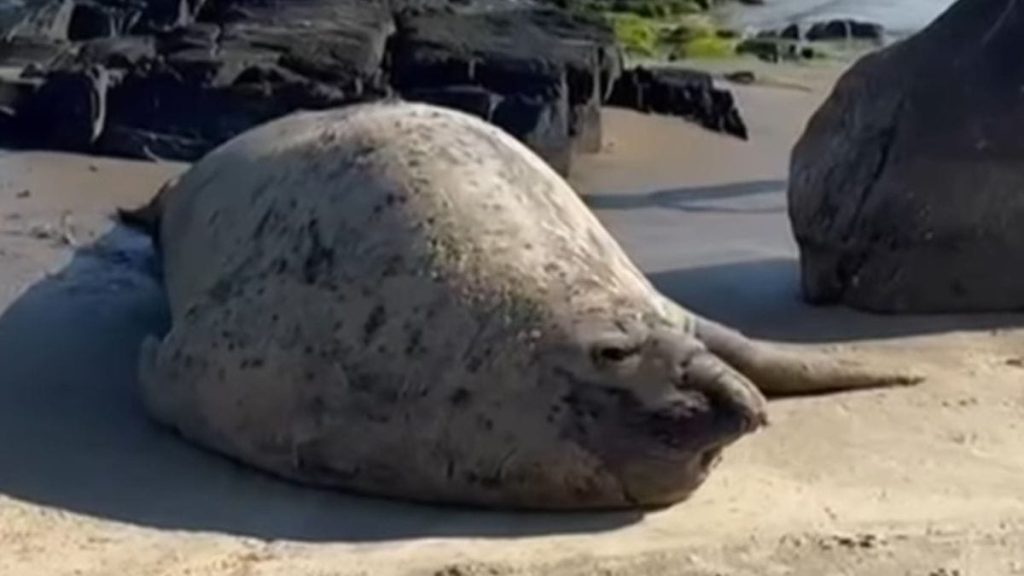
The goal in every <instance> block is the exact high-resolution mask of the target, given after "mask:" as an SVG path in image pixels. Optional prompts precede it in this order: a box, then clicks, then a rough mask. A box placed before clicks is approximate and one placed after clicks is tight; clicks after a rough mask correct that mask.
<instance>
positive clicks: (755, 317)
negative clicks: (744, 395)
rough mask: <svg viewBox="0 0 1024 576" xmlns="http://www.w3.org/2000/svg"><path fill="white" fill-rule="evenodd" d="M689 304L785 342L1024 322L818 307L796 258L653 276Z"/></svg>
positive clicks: (1017, 317)
mask: <svg viewBox="0 0 1024 576" xmlns="http://www.w3.org/2000/svg"><path fill="white" fill-rule="evenodd" d="M650 278H651V281H652V282H653V283H654V285H655V286H656V287H657V288H658V289H659V290H661V291H662V292H663V293H664V294H665V295H666V296H668V297H670V298H672V299H673V300H675V301H676V302H679V303H680V304H681V305H683V306H685V307H686V308H688V309H690V310H692V311H694V312H696V313H698V314H701V315H703V316H706V317H708V318H711V319H714V320H717V321H719V322H723V323H725V324H728V325H730V326H732V327H734V328H738V329H739V330H741V331H743V332H744V333H745V334H747V335H748V336H752V337H755V338H765V339H769V340H778V341H782V342H808V343H809V342H848V341H856V340H866V339H884V338H897V337H901V336H915V335H925V334H935V333H941V332H949V331H953V330H991V329H995V328H1004V327H1012V326H1021V325H1024V315H1021V314H976V315H966V314H944V315H917V316H908V315H907V316H905V315H899V316H895V315H881V314H868V313H863V312H857V311H855V310H851V309H849V308H845V307H840V306H827V307H815V306H809V305H807V304H805V303H804V302H803V301H802V300H801V297H800V270H799V264H798V263H797V261H796V260H795V259H782V258H778V259H768V260H755V261H749V262H739V263H733V264H718V265H713V266H704V267H696V268H686V269H680V270H673V271H669V272H660V273H656V274H652V275H651V276H650Z"/></svg>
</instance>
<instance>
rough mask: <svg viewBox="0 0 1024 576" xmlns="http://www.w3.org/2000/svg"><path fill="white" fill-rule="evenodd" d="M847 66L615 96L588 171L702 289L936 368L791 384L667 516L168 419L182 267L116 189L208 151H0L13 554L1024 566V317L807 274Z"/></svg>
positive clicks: (35, 575)
mask: <svg viewBox="0 0 1024 576" xmlns="http://www.w3.org/2000/svg"><path fill="white" fill-rule="evenodd" d="M835 74H836V71H835V70H834V69H829V68H824V69H820V68H815V69H800V70H797V71H793V72H792V74H791V75H792V76H793V77H794V78H796V77H798V76H799V78H796V79H798V80H800V81H801V82H802V83H804V84H805V85H807V86H808V87H809V88H810V90H796V89H782V88H777V87H773V88H768V87H742V88H737V89H736V90H737V94H738V97H739V101H740V104H741V106H742V107H743V109H744V111H745V113H746V116H747V119H748V121H749V123H750V124H751V132H752V141H751V142H749V143H743V142H739V141H736V140H732V139H728V138H725V137H720V136H717V135H714V134H709V133H706V132H704V131H701V130H699V129H696V128H693V127H691V126H689V125H687V124H685V123H683V122H680V121H677V120H673V119H666V118H655V117H645V116H641V115H637V114H633V113H628V112H622V111H614V110H613V111H609V113H608V130H607V133H608V136H609V140H610V142H611V144H610V146H609V149H608V151H606V152H605V153H603V154H601V155H599V156H597V157H594V158H589V159H586V160H585V161H583V162H581V163H580V165H579V170H578V172H577V175H576V177H575V178H574V179H575V180H576V183H577V185H578V186H579V188H580V189H581V190H583V191H586V192H587V193H588V200H589V202H590V203H591V205H592V206H594V208H595V209H596V210H597V212H598V214H599V215H600V217H601V218H602V219H603V220H604V221H605V222H606V223H607V224H608V226H609V227H610V229H611V230H612V231H613V233H614V234H615V235H616V236H617V237H619V238H620V239H621V241H622V243H623V245H624V246H625V247H626V248H627V250H628V251H629V252H630V253H631V254H632V255H633V256H634V257H635V258H636V259H637V261H638V262H640V263H641V265H642V266H643V267H644V268H645V269H646V270H647V271H649V272H650V273H651V275H652V277H653V278H654V280H655V281H656V282H657V283H658V285H659V286H660V287H661V288H662V289H663V290H665V291H666V292H667V293H669V294H670V295H672V296H674V297H677V298H679V299H680V300H681V301H682V302H683V303H685V304H688V305H690V306H692V307H693V308H695V309H697V310H700V311H702V312H704V313H706V314H708V315H710V316H713V317H716V318H720V319H723V320H726V321H728V322H730V323H732V324H734V325H736V326H738V327H740V328H742V329H744V330H746V331H748V332H749V333H752V334H756V335H759V336H764V337H770V338H774V339H778V340H784V341H793V342H799V341H827V342H830V343H833V345H836V346H839V351H840V353H844V354H850V355H860V356H863V357H866V358H868V357H869V358H874V359H877V360H878V361H889V362H899V363H906V364H912V365H914V366H915V367H918V368H919V369H921V370H922V371H924V373H925V374H926V375H927V376H928V380H927V382H926V383H924V384H922V385H920V386H918V387H915V388H910V389H898V390H880V391H872V392H863V393H854V394H841V395H832V396H825V397H819V398H808V399H791V400H783V401H776V402H773V404H772V407H771V412H772V417H773V420H774V424H773V426H771V427H770V428H769V429H767V430H766V431H764V432H762V433H759V434H757V435H756V436H753V437H750V438H747V439H744V440H743V441H741V442H740V443H739V444H737V445H736V446H735V447H733V448H732V449H730V450H728V451H727V453H726V457H725V460H724V461H723V463H722V464H721V465H720V466H719V468H718V469H717V470H716V472H715V473H714V474H713V475H712V477H711V479H710V480H709V481H708V483H707V484H706V485H705V487H704V488H703V489H702V490H700V491H699V492H698V493H697V495H696V496H694V498H693V499H692V500H691V501H689V502H686V503H684V504H681V505H678V506H675V507H673V508H671V509H669V510H665V511H661V512H658V513H653V514H649V515H647V516H646V517H640V516H638V515H633V514H604V515H562V516H559V515H536V514H530V515H527V514H498V513H477V512H470V511H457V510H450V509H436V508H431V507H424V506H409V505H403V504H396V503H389V502H384V501H377V500H369V499H361V498H354V497H347V496H344V495H340V494H334V493H326V492H320V491H315V490H308V489H302V488H297V487H295V486H291V485H288V484H285V483H283V482H279V481H277V480H275V479H272V478H268V477H265V476H263V475H260V474H258V473H254V472H251V471H249V470H246V469H243V468H241V467H239V466H236V465H234V464H231V463H229V462H226V461H225V460H223V459H221V458H219V457H216V456H213V455H210V454H207V453H205V452H202V451H200V450H197V449H194V448H192V447H191V446H189V445H186V444H185V443H183V442H181V441H179V440H178V439H177V438H175V437H173V436H171V435H170V434H167V433H165V432H164V431H162V430H160V429H157V428H156V427H154V426H152V425H151V424H150V423H149V422H148V421H147V420H146V419H145V417H144V415H143V413H142V411H141V408H140V406H139V403H138V399H137V397H136V395H135V385H134V376H133V374H134V356H135V352H136V349H137V346H138V342H139V340H140V338H141V337H142V335H143V334H144V333H147V332H151V331H157V330H160V329H161V327H162V325H163V322H164V321H165V320H164V311H163V308H162V306H161V300H160V294H159V287H158V285H157V284H156V283H155V281H154V280H152V279H151V277H150V276H149V275H148V271H149V268H150V267H151V266H152V261H151V257H150V254H149V248H148V245H147V243H146V241H145V240H144V239H142V238H140V237H138V236H136V235H134V234H132V233H129V232H127V231H125V230H123V229H115V228H114V227H113V225H112V223H111V221H110V220H109V215H110V214H111V212H112V211H113V209H114V208H115V207H116V206H124V205H135V204H139V203H141V202H143V201H144V200H146V199H147V198H148V197H149V196H150V195H151V194H152V193H153V192H154V191H155V190H156V188H157V187H158V186H159V184H160V183H161V182H162V181H163V180H164V179H165V178H166V177H168V176H169V175H171V174H173V173H175V172H177V171H179V170H181V169H183V168H184V167H183V166H180V165H157V164H145V163H130V162H121V161H110V160H101V159H94V158H83V157H77V156H67V155H58V154H41V153H16V154H10V155H6V156H0V575H4V576H7V575H11V576H44V575H45V576H51V575H52V576H56V575H71V574H79V575H96V576H100V575H103V576H108V575H149V574H154V575H156V574H159V575H168V576H170V575H185V574H190V575H194V576H214V575H215V576H243V575H271V574H275V575H276V574H287V575H295V576H313V575H316V576H327V575H349V574H366V575H374V576H376V575H384V576H387V575H392V574H395V575H399V574H424V575H433V574H444V575H452V576H454V575H471V574H472V575H483V574H506V573H508V574H558V575H580V576H582V575H590V574H604V575H612V574H615V575H617V574H623V575H625V574H629V575H638V574H639V575H646V574H651V575H653V574H671V575H676V574H692V575H706V576H712V575H720V576H739V575H762V574H765V575H769V574H770V575H775V574H779V575H782V574H791V575H798V576H800V575H803V576H827V575H831V574H864V575H873V576H874V575H877V576H887V575H899V576H903V575H921V576H939V575H943V576H952V575H953V574H960V575H965V576H966V575H981V576H999V575H1004V574H1024V482H1022V479H1024V449H1022V448H1024V446H1022V445H1024V330H1021V329H1014V328H1013V327H1014V326H1024V318H1021V317H1008V316H984V317H932V318H893V317H872V316H866V315H861V314H856V313H853V312H850V311H845V310H840V309H811V308H808V307H806V306H803V305H802V304H800V302H799V300H798V297H797V293H796V286H797V284H796V283H797V277H796V268H795V264H794V254H795V247H794V245H793V242H792V240H791V239H790V237H789V230H788V226H787V223H786V218H785V198H784V192H783V190H784V185H785V184H784V181H785V177H786V164H787V156H788V150H789V147H790V145H791V144H792V142H793V141H794V139H795V138H796V137H797V135H798V134H799V132H800V130H801V128H802V126H803V123H804V122H805V121H806V118H807V116H808V114H809V113H810V112H811V110H813V108H814V106H816V105H817V104H818V103H819V102H820V101H821V99H822V98H823V97H824V94H825V92H826V90H827V89H828V86H829V84H830V82H831V81H832V80H833V79H834V77H835ZM26 190H27V191H28V194H27V195H26V194H25V193H24V191H26Z"/></svg>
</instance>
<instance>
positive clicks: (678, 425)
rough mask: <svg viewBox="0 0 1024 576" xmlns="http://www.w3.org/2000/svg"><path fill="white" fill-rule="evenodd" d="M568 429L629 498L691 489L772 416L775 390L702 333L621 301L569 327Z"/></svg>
mask: <svg viewBox="0 0 1024 576" xmlns="http://www.w3.org/2000/svg"><path fill="white" fill-rule="evenodd" d="M565 335H566V336H567V337H568V338H567V340H566V341H565V342H564V343H563V344H564V346H561V347H557V348H552V349H558V350H559V352H558V354H559V355H560V358H559V359H558V362H545V365H547V366H553V367H554V368H552V369H551V370H550V372H549V374H548V375H547V377H548V378H550V379H552V380H553V381H555V380H557V381H558V384H557V386H559V387H560V388H561V389H562V390H563V392H564V394H563V396H562V401H563V402H564V403H565V405H566V410H565V417H564V419H563V420H562V423H561V424H562V427H563V433H564V435H565V436H566V437H568V438H571V439H572V440H573V441H574V443H575V444H577V445H578V446H580V447H581V448H582V449H583V450H585V451H586V452H587V453H589V454H590V455H592V456H593V457H595V459H596V460H598V461H600V462H601V463H602V464H603V467H604V468H605V470H607V472H608V473H609V474H610V475H611V476H612V477H614V479H615V482H616V483H617V484H618V486H619V489H620V490H621V493H622V498H623V500H624V501H625V502H626V503H627V504H629V505H640V506H661V505H666V504H670V503H673V502H677V501H679V500H682V499H684V498H686V497H687V496H689V494H690V493H692V492H693V491H694V490H695V489H696V488H697V487H699V486H700V485H701V483H702V482H703V481H704V480H705V478H706V477H707V474H708V472H709V470H710V468H711V467H712V465H713V464H715V463H716V461H717V459H718V456H719V454H720V453H721V451H722V450H723V448H725V447H726V446H727V445H729V444H731V443H733V442H734V441H736V440H737V439H739V438H740V437H741V436H743V435H745V434H747V433H750V432H753V431H754V430H756V429H757V428H759V427H760V426H762V425H763V424H765V423H766V416H765V404H766V402H765V399H764V397H763V396H762V395H761V393H760V392H759V391H758V390H757V389H756V388H755V387H754V385H753V384H751V383H750V382H749V381H748V380H747V379H746V378H745V377H744V376H742V375H741V374H739V373H738V372H736V371H735V370H733V369H732V368H730V367H729V366H728V365H727V364H725V363H724V362H723V361H722V360H720V359H719V358H718V357H716V356H714V355H713V354H711V353H710V352H708V351H707V349H706V348H705V347H704V345H703V344H702V343H701V342H700V341H699V340H698V339H697V338H696V337H695V336H693V335H692V334H690V333H687V331H685V330H684V329H683V327H681V326H680V325H678V324H677V323H673V322H671V321H669V320H666V319H665V318H664V317H662V316H661V315H659V314H636V315H626V314H624V313H623V312H622V311H621V310H616V311H613V312H610V313H609V314H608V315H607V316H605V317H597V318H595V317H594V316H593V315H588V317H587V319H586V320H585V321H582V322H578V323H576V325H575V326H574V327H573V328H572V329H571V330H569V331H566V332H565Z"/></svg>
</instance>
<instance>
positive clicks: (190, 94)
mask: <svg viewBox="0 0 1024 576" xmlns="http://www.w3.org/2000/svg"><path fill="white" fill-rule="evenodd" d="M0 66H2V67H5V68H8V69H10V68H14V69H23V71H22V72H21V74H20V75H17V76H15V77H11V76H10V75H8V76H6V77H0V142H2V143H4V144H6V145H19V146H33V147H46V148H62V149H71V150H77V151H91V152H99V153H104V154H115V155H123V156H131V157H140V158H141V157H147V158H154V157H160V158H168V159H179V160H194V159H196V158H198V157H200V156H202V155H203V154H205V153H206V152H207V151H209V150H210V149H211V148H213V147H215V146H217V145H219V144H220V143H222V142H224V141H225V140H227V139H229V138H231V137H233V136H235V135H237V134H238V133H240V132H242V131H244V130H246V129H248V128H251V127H252V126H254V125H257V124H260V123H263V122H265V121H267V120H270V119H272V118H276V117H278V116H281V115H284V114H287V113H289V112H292V111H294V110H298V109H323V108H329V107H335V106H343V105H346V104H350V103H353V102H360V101H366V100H372V99H379V98H387V97H394V96H397V97H402V98H406V99H410V100H423V101H429V102H433V103H438V104H442V105H446V106H451V107H454V108H459V109H462V110H465V111H468V112H471V113H474V114H477V115H479V116H481V117H483V118H485V119H487V120H489V121H491V122H493V123H495V124H497V125H499V126H501V127H502V128H504V129H505V130H507V131H508V132H510V133H511V134H513V135H514V136H516V137H518V138H519V139H521V140H522V141H524V142H525V143H527V144H528V145H529V146H531V147H532V148H533V149H534V150H535V151H537V152H538V153H540V154H541V156H543V157H544V158H545V159H546V160H547V161H548V162H550V163H551V164H552V165H553V166H554V167H555V168H557V169H558V170H560V171H561V172H563V173H565V172H567V171H568V170H569V165H570V161H571V156H572V153H573V152H574V151H575V152H594V151H596V150H598V149H600V146H601V105H602V104H603V103H605V102H606V101H607V99H608V98H609V97H610V96H611V94H612V89H613V87H614V86H615V84H616V82H617V80H618V79H619V77H620V75H621V73H622V59H621V56H620V52H619V49H618V47H617V46H616V44H615V40H614V37H613V35H612V32H611V30H610V29H609V28H608V27H607V26H606V25H605V24H603V23H601V22H597V21H592V20H590V19H588V18H586V17H584V16H580V15H570V14H569V13H568V12H565V11H563V10H560V9H557V8H555V7H552V6H549V5H543V4H535V3H533V2H529V1H525V0H517V1H506V0H462V1H454V0H390V1H388V0H291V1H290V2H287V3H281V2H273V3H268V2H265V1H260V0H148V1H145V0H139V1H136V2H125V1H123V0H46V1H44V2H42V3H38V4H36V5H34V7H33V8H31V9H24V10H23V11H22V14H21V15H20V17H19V18H18V19H16V20H15V23H14V24H13V25H12V26H8V28H7V29H6V30H5V31H4V34H3V36H2V39H0ZM701 89H703V90H706V91H707V94H704V95H698V97H703V98H705V99H710V100H714V101H715V102H721V95H720V92H721V91H713V90H714V88H713V87H712V86H711V85H710V83H708V84H706V85H702V88H701ZM712 91H713V92H712ZM686 106H690V105H689V104H687V105H686ZM711 109H712V110H717V111H720V113H721V114H723V115H724V116H722V117H721V118H711V119H709V118H707V117H705V116H707V114H704V116H695V115H694V114H693V113H691V111H690V108H687V109H686V110H685V113H681V112H680V111H670V113H677V114H679V115H681V116H684V117H688V118H690V117H693V118H694V119H696V120H697V121H698V122H700V123H701V124H702V125H704V126H706V127H708V128H709V129H712V130H719V129H724V128H723V127H725V126H731V125H733V124H735V121H734V120H735V118H734V117H738V112H737V111H736V110H735V107H729V108H728V109H726V108H723V107H722V106H720V105H719V106H717V107H714V106H712V108H711ZM725 131H728V130H725ZM730 133H731V132H730Z"/></svg>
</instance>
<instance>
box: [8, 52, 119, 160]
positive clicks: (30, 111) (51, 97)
mask: <svg viewBox="0 0 1024 576" xmlns="http://www.w3.org/2000/svg"><path fill="white" fill-rule="evenodd" d="M110 82H111V78H110V73H109V72H108V71H107V70H106V69H105V68H103V67H102V66H89V67H84V68H79V69H71V70H61V71H58V72H52V73H50V74H48V75H47V76H46V80H45V82H44V83H43V84H42V85H41V86H40V87H39V88H38V89H37V90H35V91H34V92H33V94H32V96H31V98H28V99H27V100H26V101H23V103H22V104H21V105H20V106H18V107H17V108H16V113H17V123H18V124H19V125H20V130H19V132H20V133H21V134H22V135H23V136H22V138H21V140H22V141H23V143H25V144H29V145H44V146H47V147H51V148H57V149H64V150H71V151H78V152H86V151H89V150H90V149H91V148H92V146H93V144H94V143H95V142H96V140H97V139H98V138H99V136H100V134H101V133H102V132H103V127H104V125H105V123H106V114H107V91H108V89H109V87H110Z"/></svg>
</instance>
